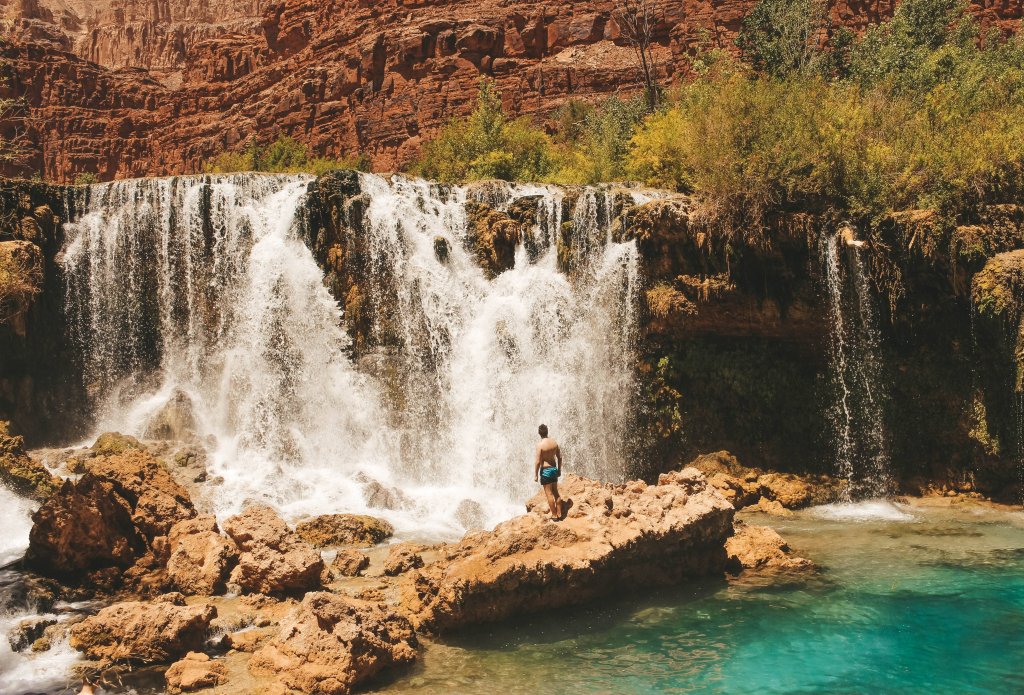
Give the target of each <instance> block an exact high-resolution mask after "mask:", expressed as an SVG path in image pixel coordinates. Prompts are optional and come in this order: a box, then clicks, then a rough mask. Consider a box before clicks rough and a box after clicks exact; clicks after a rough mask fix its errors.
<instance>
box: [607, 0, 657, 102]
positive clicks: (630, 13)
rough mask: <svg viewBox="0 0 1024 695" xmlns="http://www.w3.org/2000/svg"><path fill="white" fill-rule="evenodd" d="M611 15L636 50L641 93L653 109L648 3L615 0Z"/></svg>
mask: <svg viewBox="0 0 1024 695" xmlns="http://www.w3.org/2000/svg"><path fill="white" fill-rule="evenodd" d="M612 16H613V18H614V19H615V22H616V23H617V24H618V25H619V28H620V29H621V30H622V35H623V36H625V37H626V40H627V41H629V43H630V45H631V46H632V47H633V51H634V52H635V53H636V58H637V62H638V63H639V64H640V72H641V76H642V78H643V81H644V95H645V96H646V98H647V105H648V107H649V108H650V109H651V110H652V111H653V110H654V109H656V108H657V107H658V96H659V95H658V83H657V79H658V78H657V70H656V66H655V63H654V51H653V44H654V27H655V23H656V22H655V17H654V10H653V8H652V3H651V2H649V1H648V0H619V2H618V3H617V7H616V8H615V10H614V12H613V14H612Z"/></svg>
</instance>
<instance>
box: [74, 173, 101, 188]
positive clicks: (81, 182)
mask: <svg viewBox="0 0 1024 695" xmlns="http://www.w3.org/2000/svg"><path fill="white" fill-rule="evenodd" d="M99 182H100V177H99V176H97V175H96V174H94V173H93V172H91V171H83V172H80V173H78V174H77V175H76V176H75V185H76V186H91V185H92V184H94V183H99Z"/></svg>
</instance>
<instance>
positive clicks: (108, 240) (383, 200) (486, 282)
mask: <svg viewBox="0 0 1024 695" xmlns="http://www.w3.org/2000/svg"><path fill="white" fill-rule="evenodd" d="M309 182H310V179H308V178H306V177H302V176H291V177H288V176H266V175H253V174H245V175H233V176H218V177H180V178H171V179H145V180H136V181H121V182H115V183H111V184H103V185H98V186H94V187H93V188H92V189H91V190H90V193H89V199H88V201H87V204H86V206H85V209H86V210H87V212H86V214H84V215H83V216H82V217H81V218H80V219H78V220H77V221H76V222H74V223H72V224H69V225H68V227H67V237H68V239H69V242H68V245H67V248H66V250H65V253H64V259H63V267H64V271H65V275H66V279H67V288H68V297H67V306H68V311H69V321H70V323H71V326H72V329H73V331H74V334H75V336H76V338H77V341H78V345H79V347H80V350H81V354H82V358H83V364H84V369H85V376H86V380H87V384H88V386H89V387H90V389H91V392H92V393H93V395H94V398H95V402H96V404H97V405H96V420H97V424H98V426H97V430H98V431H104V430H119V431H122V432H126V433H130V434H135V435H138V436H144V435H146V434H147V430H148V429H150V428H152V427H153V423H154V421H156V420H159V419H160V417H161V413H163V412H165V409H166V407H167V404H168V403H169V402H175V403H180V402H185V403H188V402H191V408H192V410H193V411H194V414H195V424H194V428H195V430H196V434H197V435H198V436H199V437H200V438H202V439H203V440H204V441H208V442H212V444H211V445H210V447H211V460H210V463H209V466H208V467H209V469H210V482H209V483H207V484H206V486H205V488H204V494H206V495H207V496H208V498H209V499H208V501H209V503H210V505H211V506H212V507H213V508H214V509H215V510H216V511H217V512H218V513H219V514H227V513H231V512H233V511H235V510H237V509H238V508H239V507H240V506H241V505H242V504H243V503H244V502H245V501H246V500H249V499H260V500H264V501H268V502H270V503H271V504H273V505H274V506H276V507H277V508H279V509H281V510H282V511H283V512H284V513H286V514H288V515H289V516H292V517H297V516H301V515H304V514H308V513H324V512H337V511H345V512H365V511H369V508H368V497H367V490H368V488H369V486H371V485H374V484H375V483H379V486H383V487H384V488H385V489H387V488H392V489H393V490H395V492H396V494H395V495H394V496H395V497H396V498H397V502H398V503H396V504H393V505H389V506H391V507H392V509H390V510H386V511H382V510H380V509H375V510H373V512H374V513H378V514H383V515H384V516H388V517H389V518H391V519H392V521H394V522H395V523H396V524H397V525H398V526H399V529H400V530H401V529H403V528H404V529H405V530H407V531H408V530H411V529H412V528H413V527H415V528H416V529H417V532H418V533H420V534H423V533H426V534H432V533H436V534H439V535H444V534H451V533H454V532H457V531H458V530H459V529H460V528H461V527H462V525H463V524H462V523H460V522H459V521H456V519H457V518H459V515H458V514H457V510H458V509H459V508H460V503H463V501H464V500H472V501H475V502H477V503H479V505H481V506H480V507H479V509H482V519H479V521H482V522H484V523H494V522H496V521H499V520H501V519H503V518H507V517H508V516H510V515H511V514H514V513H515V512H516V511H517V510H518V509H521V503H522V501H523V499H524V498H525V497H526V496H528V495H529V494H531V493H532V480H531V473H532V470H531V466H530V464H531V456H532V452H533V446H534V443H535V441H536V427H537V424H538V423H539V422H541V421H544V422H546V423H547V424H548V425H549V426H550V427H551V428H552V433H553V434H554V435H555V436H556V437H558V438H559V439H560V440H561V442H562V445H563V448H564V450H565V452H566V454H567V457H568V463H569V466H570V469H571V470H573V471H576V472H579V473H583V474H586V475H590V476H596V477H601V478H605V479H614V478H618V477H621V473H620V471H622V470H623V463H624V462H623V453H622V452H623V450H624V441H625V439H626V429H627V426H628V413H629V411H630V401H631V397H632V389H633V381H632V370H631V359H630V349H631V346H632V342H633V339H634V335H633V334H634V331H635V323H636V322H635V316H634V314H633V311H634V304H635V301H636V295H637V292H638V287H639V279H638V256H637V251H636V248H635V245H634V244H633V243H625V244H620V243H615V242H613V241H612V240H611V238H610V233H609V231H608V230H607V229H605V228H601V227H600V225H599V222H598V216H597V215H591V214H590V213H589V212H588V208H589V207H592V206H596V205H607V196H606V195H605V194H604V193H603V192H602V191H596V190H589V191H585V192H584V193H583V194H582V195H581V196H580V198H579V202H578V203H577V204H576V211H575V214H574V215H573V219H574V221H575V222H574V229H573V235H572V238H573V239H574V240H575V239H580V238H583V239H586V240H587V241H586V243H585V244H583V247H581V248H580V249H577V251H578V253H577V255H576V256H575V257H577V258H579V259H581V261H580V264H579V267H578V268H574V269H573V272H572V273H570V275H566V274H565V273H563V272H561V271H560V270H559V264H558V252H557V248H556V247H557V240H558V236H559V235H558V232H559V231H560V230H561V228H562V221H563V220H562V216H563V214H562V210H563V207H564V206H563V201H562V195H563V193H562V191H561V190H559V189H555V188H550V189H549V188H546V187H537V186H512V185H509V186H503V187H498V188H496V189H495V190H498V191H500V195H501V196H502V197H503V200H501V201H494V203H493V204H495V205H496V206H499V207H500V206H501V205H508V204H511V203H512V202H514V201H516V200H519V199H523V198H526V197H535V198H536V199H537V215H536V217H537V224H536V225H534V227H533V229H531V230H530V231H529V234H528V236H529V241H530V243H529V244H520V246H519V248H518V250H517V253H516V259H515V265H514V267H513V268H512V269H510V270H508V271H507V272H504V273H501V274H500V275H498V276H497V277H495V278H493V279H489V278H488V277H487V276H486V275H485V274H484V272H483V271H482V270H481V268H480V266H479V265H478V264H477V262H476V260H475V259H474V258H473V256H472V254H471V252H470V251H468V250H467V249H466V234H467V230H466V214H465V206H466V200H467V195H469V193H467V189H464V188H459V187H454V188H445V187H438V186H436V185H432V184H428V183H427V182H423V181H417V180H410V179H404V178H401V177H394V178H393V179H391V180H386V179H384V178H381V177H378V176H373V175H361V176H360V179H359V183H360V187H361V189H362V192H363V194H364V195H365V196H366V199H367V200H368V204H367V205H366V209H365V213H364V219H363V220H362V227H363V233H364V234H366V235H367V241H368V247H369V249H370V251H371V252H370V253H369V256H370V258H369V264H368V270H367V272H366V277H361V278H359V282H360V283H361V284H362V285H364V290H365V292H366V294H367V297H368V298H369V300H370V301H369V310H370V311H371V312H372V313H373V315H374V316H375V317H378V318H376V319H375V321H379V320H381V319H380V318H379V317H381V316H384V315H385V313H386V312H385V308H387V309H388V311H389V312H390V314H389V315H390V316H391V318H390V319H389V330H391V331H392V332H393V333H394V336H393V337H392V339H391V340H390V345H388V346H387V347H386V349H383V348H382V350H380V351H378V354H375V355H364V356H362V357H361V358H360V359H359V360H358V361H353V359H352V357H351V353H352V351H351V349H350V348H351V346H350V340H349V337H348V335H347V333H346V331H345V327H344V323H343V317H341V315H340V311H339V309H338V306H337V303H336V301H335V299H334V298H333V297H332V296H331V295H330V293H329V292H328V291H327V289H326V288H325V287H324V285H323V273H322V271H321V270H320V268H319V267H318V266H317V265H316V262H315V261H314V258H313V255H312V253H311V252H310V251H309V249H308V248H307V247H306V246H305V245H304V244H303V242H302V241H301V240H300V235H299V233H298V231H299V223H298V218H299V215H298V214H297V213H298V212H299V210H300V208H301V207H302V205H303V203H304V196H305V195H306V191H307V188H308V184H309ZM606 217H607V215H605V218H606ZM439 238H441V239H444V240H445V242H446V243H447V247H448V248H449V249H450V251H449V253H448V254H447V255H446V257H445V258H444V259H441V258H439V256H438V254H437V252H436V244H437V240H438V239H439ZM527 246H529V247H530V252H528V251H527V248H526V247H527ZM374 330H379V331H380V332H383V331H384V328H382V327H379V326H377V327H375V329H374ZM385 363H386V367H385V368H382V367H381V364H385ZM379 486H378V489H380V488H379Z"/></svg>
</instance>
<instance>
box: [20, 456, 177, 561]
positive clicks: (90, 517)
mask: <svg viewBox="0 0 1024 695" xmlns="http://www.w3.org/2000/svg"><path fill="white" fill-rule="evenodd" d="M193 516H195V508H194V507H193V506H192V502H191V500H190V499H189V496H188V493H186V492H185V490H184V489H183V488H182V487H181V486H179V485H178V484H177V483H176V482H174V479H173V478H172V477H171V475H170V473H168V472H167V470H166V469H165V468H164V467H163V465H162V464H161V463H160V462H159V461H157V460H156V459H155V458H153V457H152V456H151V455H150V454H148V453H147V452H145V451H141V450H138V449H129V450H126V451H125V452H124V453H122V454H119V455H115V456H100V457H97V458H95V459H92V460H91V461H90V462H89V463H88V472H87V473H86V474H85V475H83V476H82V477H81V478H80V479H79V480H78V481H77V482H72V481H70V480H69V481H65V482H64V484H63V485H62V486H61V488H60V490H59V491H57V492H56V493H55V494H54V495H53V496H51V497H50V498H49V499H48V500H47V501H46V502H45V503H43V505H42V506H41V507H40V508H39V509H38V510H37V511H36V513H35V514H34V515H33V517H32V520H33V525H32V530H31V532H30V533H29V548H28V552H27V554H26V560H27V561H28V562H29V564H30V565H31V566H33V567H35V568H37V569H38V570H40V571H41V572H43V573H45V574H49V575H53V576H60V577H64V578H76V577H77V578H78V579H79V580H80V579H81V578H82V577H81V576H80V575H82V574H83V573H85V572H89V571H91V570H97V569H102V568H108V567H120V568H125V567H128V566H130V565H132V564H133V563H134V562H135V561H136V560H138V559H139V558H141V557H142V556H143V555H144V554H147V553H148V554H149V555H150V556H151V557H152V558H153V559H154V560H155V561H159V560H166V557H167V555H166V552H167V544H166V536H167V533H168V531H170V528H171V526H172V525H173V524H175V523H176V522H178V521H181V520H184V519H190V518H192V517H193Z"/></svg>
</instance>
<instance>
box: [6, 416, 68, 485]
mask: <svg viewBox="0 0 1024 695" xmlns="http://www.w3.org/2000/svg"><path fill="white" fill-rule="evenodd" d="M9 426H10V423H9V422H4V421H0V484H3V485H6V486H7V487H9V488H10V489H11V490H13V491H14V492H16V493H18V494H19V495H25V496H26V497H31V498H32V499H35V500H39V501H42V500H45V499H46V498H47V497H49V496H50V495H52V494H53V493H54V492H56V491H57V490H58V489H59V488H60V486H61V482H62V481H61V479H60V478H58V477H57V476H55V475H53V474H52V473H50V471H48V470H46V467H45V466H44V465H43V464H41V463H39V462H38V461H36V460H34V459H32V458H31V457H30V456H29V455H28V454H27V453H25V440H24V438H22V437H15V436H12V435H11V434H10V431H9Z"/></svg>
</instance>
